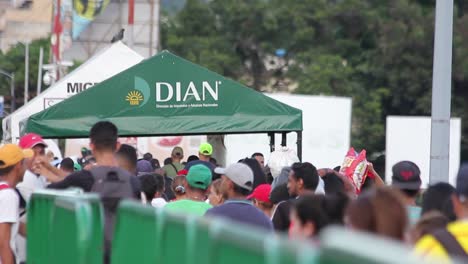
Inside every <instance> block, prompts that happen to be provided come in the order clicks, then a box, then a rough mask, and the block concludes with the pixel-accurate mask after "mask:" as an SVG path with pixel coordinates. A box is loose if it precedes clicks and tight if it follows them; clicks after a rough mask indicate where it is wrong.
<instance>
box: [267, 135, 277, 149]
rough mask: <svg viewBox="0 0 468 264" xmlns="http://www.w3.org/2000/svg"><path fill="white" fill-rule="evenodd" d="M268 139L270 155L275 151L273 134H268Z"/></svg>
mask: <svg viewBox="0 0 468 264" xmlns="http://www.w3.org/2000/svg"><path fill="white" fill-rule="evenodd" d="M268 136H269V137H270V153H271V152H273V151H275V133H268Z"/></svg>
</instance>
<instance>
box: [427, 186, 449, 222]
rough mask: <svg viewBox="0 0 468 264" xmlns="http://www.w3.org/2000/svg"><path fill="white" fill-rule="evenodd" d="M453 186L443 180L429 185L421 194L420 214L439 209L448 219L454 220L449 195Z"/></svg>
mask: <svg viewBox="0 0 468 264" xmlns="http://www.w3.org/2000/svg"><path fill="white" fill-rule="evenodd" d="M454 192H455V188H454V187H453V186H452V185H450V184H448V183H445V182H440V183H436V184H434V185H431V186H429V188H427V190H426V192H424V194H423V199H422V210H421V215H424V214H425V213H427V212H430V211H439V212H441V213H442V214H444V215H445V216H446V217H447V218H448V219H449V220H450V221H454V220H456V216H455V213H454V212H453V204H452V199H451V196H452V194H453V193H454Z"/></svg>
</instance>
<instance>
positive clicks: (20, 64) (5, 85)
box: [0, 39, 50, 108]
mask: <svg viewBox="0 0 468 264" xmlns="http://www.w3.org/2000/svg"><path fill="white" fill-rule="evenodd" d="M49 42H50V41H49V40H48V39H39V40H35V41H33V42H31V43H30V44H29V79H28V87H29V98H33V97H34V96H35V95H36V91H37V89H36V88H37V74H38V67H39V51H40V48H41V47H42V48H43V49H44V54H43V56H44V57H43V58H44V63H46V62H47V61H48V58H49ZM24 58H25V47H24V44H21V43H18V44H16V45H15V46H14V47H13V48H11V49H10V50H9V51H8V52H7V53H5V54H2V53H1V52H0V69H1V70H3V71H5V72H8V73H14V75H15V97H16V107H17V108H18V107H20V106H21V105H22V104H23V102H24V77H25V75H24V72H25V59H24ZM41 78H42V77H41ZM45 88H46V87H44V86H43V89H45ZM0 94H1V95H3V96H5V104H6V105H10V100H11V98H10V79H9V78H6V77H5V76H3V75H1V76H0Z"/></svg>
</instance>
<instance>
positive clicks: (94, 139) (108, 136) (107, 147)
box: [89, 121, 118, 151]
mask: <svg viewBox="0 0 468 264" xmlns="http://www.w3.org/2000/svg"><path fill="white" fill-rule="evenodd" d="M89 138H90V140H91V143H93V144H94V146H95V148H96V149H97V150H104V151H115V149H116V147H117V140H118V130H117V127H116V126H115V125H114V124H113V123H111V122H109V121H99V122H97V123H96V124H94V126H93V127H92V128H91V131H90V132H89Z"/></svg>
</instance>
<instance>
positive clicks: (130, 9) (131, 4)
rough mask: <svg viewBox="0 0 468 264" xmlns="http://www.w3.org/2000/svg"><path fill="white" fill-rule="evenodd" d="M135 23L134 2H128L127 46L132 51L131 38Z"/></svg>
mask: <svg viewBox="0 0 468 264" xmlns="http://www.w3.org/2000/svg"><path fill="white" fill-rule="evenodd" d="M134 22H135V0H128V36H129V38H128V44H129V46H130V48H132V49H133V47H134V45H135V41H134V37H133V24H134Z"/></svg>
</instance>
